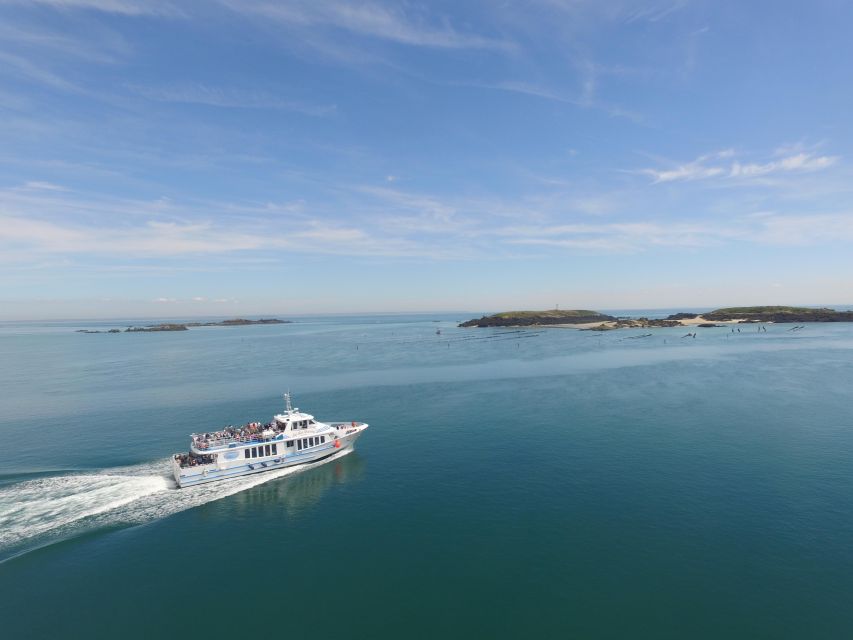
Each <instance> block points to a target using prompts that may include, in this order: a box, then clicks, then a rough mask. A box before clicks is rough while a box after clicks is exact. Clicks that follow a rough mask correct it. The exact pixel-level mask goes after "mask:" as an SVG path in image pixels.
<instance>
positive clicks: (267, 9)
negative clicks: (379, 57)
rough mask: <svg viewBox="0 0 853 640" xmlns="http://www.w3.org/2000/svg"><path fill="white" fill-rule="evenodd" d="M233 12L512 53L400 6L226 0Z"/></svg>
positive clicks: (403, 40)
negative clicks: (409, 11) (432, 22)
mask: <svg viewBox="0 0 853 640" xmlns="http://www.w3.org/2000/svg"><path fill="white" fill-rule="evenodd" d="M223 2H224V4H225V5H227V6H228V7H229V8H231V9H232V10H233V11H235V12H238V13H242V14H248V15H255V16H260V17H263V18H267V19H272V20H276V21H278V22H280V23H282V24H287V25H292V26H299V27H331V28H335V29H340V30H344V31H348V32H350V33H353V34H357V35H360V36H365V37H370V38H377V39H380V40H386V41H390V42H394V43H397V44H403V45H409V46H416V47H431V48H438V49H494V50H511V49H513V48H514V46H513V45H512V44H511V43H509V42H506V41H503V40H498V39H493V38H488V37H484V36H480V35H477V34H471V33H461V32H459V31H457V30H456V29H454V28H453V27H452V26H451V25H450V24H449V23H448V22H444V23H443V24H442V25H441V26H436V25H434V24H431V23H430V22H429V21H427V20H426V19H425V18H424V17H423V16H420V17H412V16H410V15H409V14H408V13H407V12H406V11H404V10H403V8H401V7H400V6H383V5H380V4H377V3H371V2H361V3H354V2H338V1H336V0H311V1H308V2H304V1H298V0H297V1H295V2H288V3H276V2H267V1H264V0H260V1H258V0H223Z"/></svg>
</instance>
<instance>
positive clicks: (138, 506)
mask: <svg viewBox="0 0 853 640" xmlns="http://www.w3.org/2000/svg"><path fill="white" fill-rule="evenodd" d="M351 451H352V448H348V449H345V450H344V451H341V452H340V453H337V454H335V455H333V456H331V457H329V458H327V459H326V460H324V461H322V462H320V463H316V464H313V465H307V464H302V465H297V466H293V467H287V468H285V469H278V470H275V471H266V472H263V473H258V474H254V475H251V476H245V477H242V478H234V479H231V480H223V481H220V482H211V483H210V484H202V485H198V486H195V487H187V488H185V489H177V488H176V486H175V482H174V480H173V479H172V477H171V473H170V470H171V463H170V461H169V459H165V460H162V461H157V462H154V463H148V464H142V465H135V466H132V467H122V468H114V469H105V470H103V471H101V472H97V473H80V474H67V475H61V476H53V477H49V478H39V479H37V480H28V481H25V482H21V483H18V484H14V485H11V486H7V487H4V488H3V489H0V561H2V557H3V556H6V554H7V553H8V552H10V551H11V552H13V555H18V554H20V553H21V552H23V551H26V550H28V549H30V548H34V547H37V546H43V545H44V544H47V543H50V542H55V541H57V540H61V539H67V538H70V537H73V536H76V535H80V534H82V533H85V532H87V531H92V530H95V529H99V528H102V527H109V526H121V525H134V524H142V523H145V522H150V521H152V520H156V519H158V518H164V517H166V516H169V515H172V514H173V513H177V512H179V511H183V510H185V509H190V508H192V507H197V506H199V505H202V504H205V503H207V502H212V501H213V500H219V499H220V498H225V497H227V496H230V495H233V494H235V493H238V492H240V491H244V490H245V489H249V488H251V487H255V486H257V485H259V484H263V483H264V482H269V481H270V480H275V479H277V478H283V477H285V476H289V475H291V474H294V473H298V472H299V471H302V470H304V469H306V468H309V467H312V466H317V464H325V463H326V462H331V461H333V460H338V459H340V458H341V457H343V456H344V455H346V454H348V453H350V452H351Z"/></svg>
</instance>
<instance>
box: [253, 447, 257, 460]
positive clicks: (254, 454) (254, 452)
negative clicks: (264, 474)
mask: <svg viewBox="0 0 853 640" xmlns="http://www.w3.org/2000/svg"><path fill="white" fill-rule="evenodd" d="M252 457H253V458H257V457H258V450H257V449H255V447H252Z"/></svg>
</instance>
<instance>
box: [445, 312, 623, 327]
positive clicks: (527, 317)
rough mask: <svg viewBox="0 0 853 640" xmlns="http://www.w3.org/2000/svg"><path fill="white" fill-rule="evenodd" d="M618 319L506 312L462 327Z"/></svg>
mask: <svg viewBox="0 0 853 640" xmlns="http://www.w3.org/2000/svg"><path fill="white" fill-rule="evenodd" d="M615 320H616V318H614V317H613V316H608V315H606V314H603V313H599V312H598V311H589V310H587V309H566V310H562V309H551V310H548V311H504V312H503V313H496V314H494V315H491V316H483V317H482V318H479V319H475V320H468V321H467V322H463V323H461V324H460V325H459V326H460V327H527V326H534V325H549V324H550V325H554V324H587V323H590V322H612V321H615Z"/></svg>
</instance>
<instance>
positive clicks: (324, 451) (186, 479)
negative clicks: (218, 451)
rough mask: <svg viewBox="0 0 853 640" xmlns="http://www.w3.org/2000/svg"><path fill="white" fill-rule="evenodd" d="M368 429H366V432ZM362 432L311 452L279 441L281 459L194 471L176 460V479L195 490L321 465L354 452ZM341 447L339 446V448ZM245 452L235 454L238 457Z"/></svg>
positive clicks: (241, 461) (238, 461)
mask: <svg viewBox="0 0 853 640" xmlns="http://www.w3.org/2000/svg"><path fill="white" fill-rule="evenodd" d="M366 426H367V425H364V427H365V428H366ZM362 430H363V429H362V428H360V429H358V430H357V431H356V432H355V433H351V434H349V435H346V436H343V437H340V438H338V439H336V440H328V441H327V442H325V443H324V444H322V445H319V446H316V447H312V448H310V449H308V450H302V451H298V450H296V449H295V448H293V449H285V447H284V446H283V445H284V442H283V441H281V440H278V441H277V443H279V444H281V445H282V449H283V450H284V451H285V453H283V454H281V455H270V456H266V457H261V458H251V459H248V460H246V459H244V458H242V457H241V456H235V457H234V459H233V460H228V459H226V458H225V456H223V457H222V459H220V460H218V461H217V462H214V463H211V464H205V465H197V466H193V467H181V466H180V465H179V464H178V463H177V462H176V461H175V460H174V459H173V460H172V469H173V472H174V476H175V482H177V483H178V487H191V486H195V485H197V484H205V483H208V482H216V481H218V480H228V479H230V478H238V477H241V476H247V475H251V474H254V473H262V472H264V471H274V470H276V469H284V468H286V467H292V466H296V465H300V464H310V463H312V462H319V461H320V460H323V459H325V458H328V457H330V456H333V455H335V454H336V453H340V452H341V451H345V450H346V449H350V448H352V446H353V445H354V444H355V441H356V440H357V439H358V437H359V436H360V435H361V432H362ZM336 445H337V446H336ZM239 451H242V449H238V450H235V451H234V452H235V453H238V452H239Z"/></svg>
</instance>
